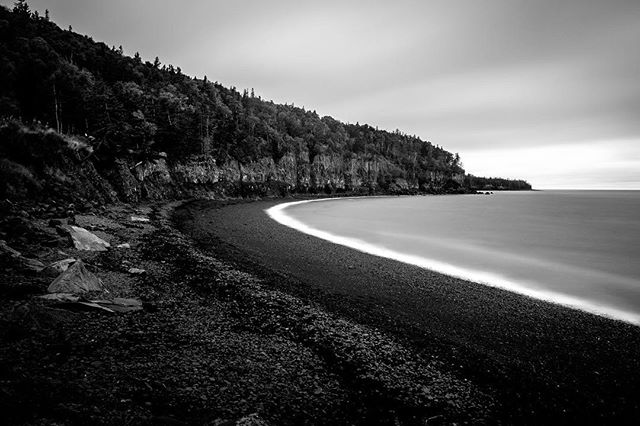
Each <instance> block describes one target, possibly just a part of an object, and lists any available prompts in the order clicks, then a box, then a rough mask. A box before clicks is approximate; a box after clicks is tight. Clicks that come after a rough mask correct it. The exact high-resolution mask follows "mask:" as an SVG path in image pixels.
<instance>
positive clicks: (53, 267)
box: [42, 258, 76, 277]
mask: <svg viewBox="0 0 640 426" xmlns="http://www.w3.org/2000/svg"><path fill="white" fill-rule="evenodd" d="M75 261H76V259H74V258H69V259H62V260H58V261H57V262H53V263H51V264H50V265H47V266H46V267H45V268H44V269H43V270H42V273H43V274H45V275H49V276H52V277H57V276H58V275H60V274H61V273H63V272H64V271H66V270H67V269H69V266H70V265H71V264H72V263H74V262H75Z"/></svg>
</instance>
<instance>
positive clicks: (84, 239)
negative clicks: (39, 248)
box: [58, 225, 111, 251]
mask: <svg viewBox="0 0 640 426" xmlns="http://www.w3.org/2000/svg"><path fill="white" fill-rule="evenodd" d="M58 229H60V228H58ZM62 230H63V231H62V232H64V233H66V234H68V235H69V237H70V239H71V243H72V244H73V245H74V247H75V248H76V249H77V250H89V251H106V250H107V249H108V248H109V247H111V245H110V244H109V243H108V242H107V241H105V240H103V239H102V238H100V237H98V236H96V235H94V234H92V233H91V232H89V231H87V230H86V229H84V228H81V227H79V226H73V225H66V226H63V227H62Z"/></svg>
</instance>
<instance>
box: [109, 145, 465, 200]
mask: <svg viewBox="0 0 640 426" xmlns="http://www.w3.org/2000/svg"><path fill="white" fill-rule="evenodd" d="M120 168H121V169H122V172H121V173H120V175H121V176H120V180H121V183H120V185H119V186H120V187H121V188H123V189H124V191H123V194H122V195H123V196H124V198H125V199H139V198H140V197H142V198H150V199H162V198H168V197H172V196H180V195H189V194H193V193H197V194H203V193H206V192H211V193H213V194H219V195H282V194H283V193H289V192H298V193H344V192H355V193H369V192H380V191H382V192H392V193H401V192H406V193H408V192H410V191H418V190H423V191H424V190H429V189H431V190H433V191H441V190H443V189H444V187H445V185H446V184H447V183H449V184H451V182H454V184H453V185H456V184H457V185H461V184H462V182H463V179H464V175H450V176H448V175H446V174H445V173H437V172H432V173H431V175H430V176H429V180H428V181H427V182H426V184H425V183H423V185H422V187H421V186H420V185H419V183H418V181H417V180H416V179H413V180H408V179H404V178H401V177H396V178H391V179H390V180H384V177H385V176H389V173H390V171H391V170H392V168H393V164H391V163H389V162H388V161H386V160H385V159H383V158H382V159H364V158H361V157H358V158H351V159H348V160H344V159H343V158H342V157H340V156H335V155H333V156H331V155H319V156H316V157H315V158H314V161H313V163H311V164H310V163H309V162H308V161H304V160H302V159H300V158H296V157H294V156H292V155H287V156H285V157H283V158H282V159H280V161H278V163H275V162H274V161H273V159H270V158H269V159H262V160H261V161H259V162H254V163H248V164H239V163H238V162H237V161H229V162H227V163H225V164H222V165H219V164H217V163H216V161H215V160H214V159H213V158H211V157H208V156H194V157H192V158H188V159H186V160H183V161H179V162H174V163H169V162H167V160H166V159H165V158H159V159H155V160H150V161H145V162H143V163H140V164H136V165H133V166H131V165H129V166H128V167H127V166H126V165H125V164H122V163H120ZM125 169H128V170H125ZM127 171H128V173H127ZM123 175H126V176H123ZM123 184H124V185H123ZM125 186H126V187H127V189H125V188H124V187H125Z"/></svg>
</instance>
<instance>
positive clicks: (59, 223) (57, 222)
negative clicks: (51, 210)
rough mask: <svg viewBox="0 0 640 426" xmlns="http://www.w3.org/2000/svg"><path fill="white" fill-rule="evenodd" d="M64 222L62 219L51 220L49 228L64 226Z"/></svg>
mask: <svg viewBox="0 0 640 426" xmlns="http://www.w3.org/2000/svg"><path fill="white" fill-rule="evenodd" d="M62 224H63V222H62V220H60V219H50V220H49V226H50V227H52V228H55V227H56V226H62Z"/></svg>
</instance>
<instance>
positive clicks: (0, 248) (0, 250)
mask: <svg viewBox="0 0 640 426" xmlns="http://www.w3.org/2000/svg"><path fill="white" fill-rule="evenodd" d="M0 254H3V255H7V256H9V257H14V258H15V257H21V256H22V253H20V252H19V251H18V250H14V249H12V248H11V247H9V246H8V245H7V242H6V241H5V240H0Z"/></svg>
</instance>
